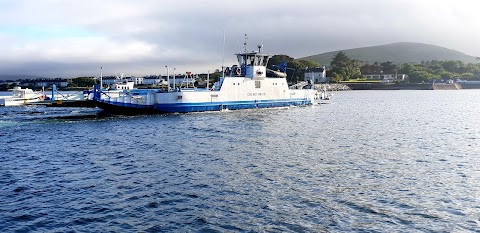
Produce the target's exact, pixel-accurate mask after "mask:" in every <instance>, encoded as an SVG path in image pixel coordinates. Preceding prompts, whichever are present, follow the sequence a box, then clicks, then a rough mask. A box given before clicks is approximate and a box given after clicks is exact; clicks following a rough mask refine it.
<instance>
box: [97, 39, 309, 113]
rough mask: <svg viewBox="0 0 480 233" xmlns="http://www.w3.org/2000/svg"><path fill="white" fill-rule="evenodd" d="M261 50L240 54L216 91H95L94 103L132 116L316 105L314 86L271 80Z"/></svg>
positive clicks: (281, 76)
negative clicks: (108, 94) (109, 94)
mask: <svg viewBox="0 0 480 233" xmlns="http://www.w3.org/2000/svg"><path fill="white" fill-rule="evenodd" d="M261 48H262V46H258V51H254V52H246V49H245V51H244V52H243V53H239V54H236V56H237V59H238V63H239V64H238V65H234V66H232V67H227V68H226V69H224V72H223V77H221V78H220V80H218V81H217V82H216V83H214V85H213V87H212V88H208V87H206V88H196V87H193V88H180V87H176V88H175V84H174V88H170V87H168V88H166V89H165V90H161V89H159V90H138V89H134V90H128V91H126V90H125V91H124V92H122V93H121V94H120V95H119V96H118V97H112V98H105V97H103V96H104V95H103V93H102V91H101V90H99V89H98V88H94V98H93V99H94V100H95V101H96V102H97V106H98V107H100V108H102V109H104V110H106V111H107V112H112V113H119V114H128V115H130V114H144V113H177V112H178V113H186V112H202V111H223V110H226V109H228V110H236V109H250V108H270V107H285V106H293V105H311V104H314V103H315V99H316V96H318V91H316V90H315V89H314V87H313V85H309V87H310V88H308V87H306V88H303V89H291V88H289V87H288V84H287V80H286V74H285V73H286V72H283V73H282V72H277V73H275V72H268V73H269V74H270V76H267V71H268V69H267V63H268V61H269V59H270V58H271V57H272V55H270V54H263V53H262V51H261ZM272 74H273V75H272ZM167 76H168V75H167Z"/></svg>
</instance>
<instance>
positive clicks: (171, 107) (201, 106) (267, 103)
mask: <svg viewBox="0 0 480 233" xmlns="http://www.w3.org/2000/svg"><path fill="white" fill-rule="evenodd" d="M100 102H102V103H103V104H102V105H100V107H102V106H104V105H110V106H111V107H116V108H117V109H118V108H125V109H129V108H134V109H137V110H141V109H144V110H148V111H151V110H153V111H155V112H183V113H185V112H203V111H219V110H225V109H229V110H236V109H250V108H273V107H286V106H292V105H309V104H311V102H310V101H309V100H307V99H288V100H256V101H255V100H254V101H226V102H201V103H172V104H155V105H138V104H129V103H121V102H111V101H104V100H101V101H100ZM104 107H105V106H104Z"/></svg>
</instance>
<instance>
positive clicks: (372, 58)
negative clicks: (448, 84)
mask: <svg viewBox="0 0 480 233" xmlns="http://www.w3.org/2000/svg"><path fill="white" fill-rule="evenodd" d="M341 51H343V52H344V53H345V54H346V55H347V56H348V57H349V58H350V59H355V60H359V61H365V62H369V63H370V64H372V63H374V62H385V61H391V62H393V63H396V64H400V63H420V62H421V61H430V60H438V61H446V60H460V61H462V62H464V63H478V62H480V61H479V60H477V59H476V57H473V56H469V55H466V54H464V53H461V52H458V51H455V50H451V49H447V48H443V47H440V46H436V45H429V44H422V43H409V42H400V43H393V44H386V45H378V46H372V47H364V48H356V49H346V50H341ZM338 52H339V51H333V52H328V53H322V54H318V55H313V56H308V57H303V58H298V59H297V60H308V61H315V62H317V63H319V64H322V65H330V61H331V60H332V58H333V57H334V56H335V55H336V54H337V53H338Z"/></svg>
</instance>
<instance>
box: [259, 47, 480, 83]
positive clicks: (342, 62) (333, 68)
mask: <svg viewBox="0 0 480 233" xmlns="http://www.w3.org/2000/svg"><path fill="white" fill-rule="evenodd" d="M282 62H287V74H288V76H287V80H288V81H289V82H293V83H295V82H297V81H300V80H303V78H304V72H305V70H306V69H307V68H312V67H320V64H318V63H316V62H313V61H305V60H295V59H294V58H292V57H290V56H287V55H275V56H273V57H272V58H271V59H270V61H269V63H268V66H269V68H270V69H277V66H276V65H277V64H280V63H282ZM366 74H407V75H408V76H409V80H408V82H411V83H420V82H431V81H433V80H440V79H443V80H448V79H465V80H479V79H480V63H468V64H465V63H463V62H462V61H438V60H432V61H422V62H421V63H420V64H415V63H402V64H398V65H397V64H394V63H393V62H391V61H385V62H374V63H373V64H370V63H369V62H363V61H359V60H354V59H350V58H349V57H348V56H347V55H346V54H345V53H344V52H342V51H341V52H339V53H337V54H336V55H335V57H334V58H333V59H332V61H331V62H330V67H329V69H328V70H327V77H330V78H331V81H333V82H340V81H348V80H352V79H364V76H363V75H366Z"/></svg>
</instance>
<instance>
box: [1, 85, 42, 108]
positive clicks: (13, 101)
mask: <svg viewBox="0 0 480 233" xmlns="http://www.w3.org/2000/svg"><path fill="white" fill-rule="evenodd" d="M9 91H12V95H11V96H6V97H0V106H21V105H26V104H28V103H34V102H39V101H42V100H44V99H45V98H46V96H45V95H44V94H43V93H41V92H34V91H33V90H32V89H29V88H25V89H22V88H21V87H15V88H13V89H9Z"/></svg>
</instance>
